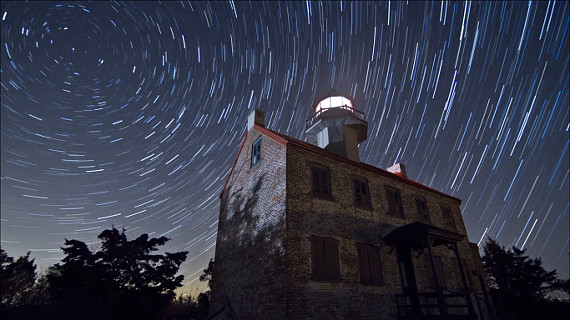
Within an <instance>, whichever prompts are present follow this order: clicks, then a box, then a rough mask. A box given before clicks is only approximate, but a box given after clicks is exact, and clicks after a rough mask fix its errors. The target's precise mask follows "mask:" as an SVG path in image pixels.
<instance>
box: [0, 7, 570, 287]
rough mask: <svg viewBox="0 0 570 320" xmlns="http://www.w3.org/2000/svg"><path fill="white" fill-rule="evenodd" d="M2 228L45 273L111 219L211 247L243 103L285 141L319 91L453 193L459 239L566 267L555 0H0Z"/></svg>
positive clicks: (198, 255)
mask: <svg viewBox="0 0 570 320" xmlns="http://www.w3.org/2000/svg"><path fill="white" fill-rule="evenodd" d="M1 8H2V11H1V16H2V17H1V19H2V20H1V28H2V38H1V40H2V48H1V50H2V60H1V74H2V82H1V83H2V103H1V106H2V109H1V110H2V111H1V112H2V127H1V131H2V136H1V137H2V138H1V139H2V140H1V145H2V158H1V160H2V161H1V164H2V168H1V171H2V172H1V178H2V180H1V181H2V185H1V187H2V197H1V218H2V223H1V240H2V247H3V248H4V249H6V250H7V252H8V253H9V254H10V255H11V256H19V255H24V254H25V253H26V251H28V250H29V251H31V252H32V256H33V257H35V258H36V262H37V264H38V265H39V266H40V267H42V268H44V269H45V268H46V267H47V266H49V265H51V264H54V263H56V262H58V261H59V260H60V259H61V258H62V257H63V254H62V252H61V251H60V249H59V248H60V247H61V246H62V245H63V240H64V238H68V239H78V240H82V241H85V242H87V243H92V244H93V245H92V246H93V247H96V243H97V239H96V236H97V235H98V234H99V233H100V232H101V231H103V230H104V229H107V228H110V227H111V226H113V225H114V226H115V227H118V228H121V227H124V228H126V229H127V234H128V235H129V236H130V237H135V236H138V235H139V234H141V233H149V234H150V235H151V236H155V237H158V236H161V235H165V236H167V237H169V238H171V241H169V242H168V243H167V245H166V246H165V249H166V250H168V251H182V250H186V251H189V255H188V259H187V260H186V262H185V263H184V264H183V265H182V267H181V272H182V273H183V274H184V275H185V276H186V278H185V280H184V284H185V288H186V289H188V290H195V289H196V288H197V287H200V286H201V284H200V283H199V281H198V280H197V277H198V276H199V274H200V273H201V270H202V269H203V268H204V267H206V265H207V262H208V260H209V259H210V258H211V257H213V255H214V249H215V241H216V230H217V220H218V210H219V197H218V196H219V193H220V191H221V188H222V186H223V183H224V181H225V178H226V176H227V174H228V171H229V170H230V167H231V165H232V163H233V160H234V158H235V155H236V153H237V150H238V147H239V144H240V142H241V140H242V138H243V135H244V132H245V127H246V122H247V121H246V119H247V116H248V114H249V113H250V112H251V110H252V109H253V108H258V109H261V110H264V111H266V112H267V115H266V125H267V127H268V128H269V129H272V130H275V131H278V132H281V133H284V134H287V135H290V136H292V137H295V138H298V139H304V130H305V120H307V119H308V118H309V117H310V116H311V115H312V113H313V110H312V106H313V103H314V102H315V99H317V98H319V97H322V96H323V95H325V94H326V93H327V92H328V91H329V90H330V89H331V88H334V89H336V90H337V92H338V93H339V94H344V95H347V96H352V97H354V104H355V108H356V109H358V110H361V111H363V112H364V113H365V114H366V119H367V121H368V124H369V133H368V140H367V141H365V142H364V143H362V144H361V145H360V150H361V159H362V161H363V162H366V163H368V164H371V165H374V166H377V167H380V168H387V167H389V166H391V165H392V164H394V163H395V162H402V163H404V164H406V166H407V171H408V176H409V177H410V178H411V179H413V180H416V181H418V182H420V183H423V184H425V185H427V186H429V187H432V188H435V189H438V190H441V191H443V192H445V193H448V194H451V195H453V196H455V197H458V198H460V199H462V200H463V202H462V206H461V208H462V212H463V217H464V220H465V224H466V226H467V230H468V235H469V239H470V241H472V242H475V243H481V244H484V243H485V239H486V237H488V236H490V237H492V238H496V239H497V240H498V241H499V243H501V244H503V245H507V246H510V245H516V246H517V247H519V248H525V249H528V251H527V253H528V254H529V255H530V256H531V257H538V256H540V257H542V260H543V264H544V267H545V269H547V270H551V269H554V268H556V269H558V272H559V276H560V277H564V278H566V277H568V258H569V256H568V250H569V247H568V234H569V231H568V225H569V221H568V215H569V214H568V203H569V190H568V182H569V177H568V173H569V159H568V152H569V151H568V141H569V133H568V130H569V108H568V74H569V69H568V60H569V52H568V51H569V47H570V46H569V41H568V37H569V35H568V21H569V4H568V2H564V1H548V2H547V1H542V2H483V3H475V2H471V3H467V2H465V3H464V2H429V3H428V2H426V3H424V2H409V3H406V2H370V3H366V2H352V3H351V2H334V3H322V2H233V1H229V2H227V1H226V2H201V1H200V2H162V3H159V2H131V3H127V2H106V3H101V2H91V3H87V2H59V1H53V2H52V1H50V2H9V1H2V4H1Z"/></svg>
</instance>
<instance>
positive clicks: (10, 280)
mask: <svg viewBox="0 0 570 320" xmlns="http://www.w3.org/2000/svg"><path fill="white" fill-rule="evenodd" d="M35 280H36V265H35V264H34V259H31V260H30V252H28V253H27V254H26V255H25V256H23V257H20V258H18V259H17V260H15V261H14V258H12V257H10V256H8V254H7V253H6V251H4V249H2V248H0V300H1V302H2V307H3V308H4V307H15V306H19V305H22V304H25V303H27V302H28V301H29V300H30V298H31V296H32V289H33V286H34V283H35Z"/></svg>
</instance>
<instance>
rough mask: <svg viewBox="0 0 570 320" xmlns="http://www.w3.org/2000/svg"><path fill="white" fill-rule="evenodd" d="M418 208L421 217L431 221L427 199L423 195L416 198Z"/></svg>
mask: <svg viewBox="0 0 570 320" xmlns="http://www.w3.org/2000/svg"><path fill="white" fill-rule="evenodd" d="M416 210H417V212H418V215H419V216H420V217H421V218H423V219H425V220H427V221H430V219H429V212H428V207H427V202H426V199H424V198H421V197H417V198H416Z"/></svg>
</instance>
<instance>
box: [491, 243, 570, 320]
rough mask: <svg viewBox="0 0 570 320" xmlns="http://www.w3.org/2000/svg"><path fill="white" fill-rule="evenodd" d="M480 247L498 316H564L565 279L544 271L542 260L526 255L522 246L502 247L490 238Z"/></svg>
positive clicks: (568, 289) (569, 293) (568, 293)
mask: <svg viewBox="0 0 570 320" xmlns="http://www.w3.org/2000/svg"><path fill="white" fill-rule="evenodd" d="M483 249H484V255H483V258H482V260H483V268H484V269H485V273H486V274H487V283H488V285H489V289H490V291H491V296H492V298H493V304H494V307H495V311H496V315H497V318H498V319H503V320H526V319H529V320H530V319H537V320H539V319H568V316H569V315H570V301H569V297H570V282H569V281H568V279H566V280H561V279H557V277H556V270H553V271H546V270H544V268H543V267H542V260H541V259H540V258H536V259H531V258H529V257H528V256H527V255H525V251H526V249H524V250H520V249H518V248H516V247H515V246H512V247H511V248H505V247H504V246H501V245H499V244H498V243H497V242H496V241H495V240H493V239H490V238H489V239H488V241H487V243H486V244H485V247H484V248H483Z"/></svg>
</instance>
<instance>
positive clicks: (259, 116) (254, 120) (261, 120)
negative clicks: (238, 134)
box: [247, 109, 265, 131]
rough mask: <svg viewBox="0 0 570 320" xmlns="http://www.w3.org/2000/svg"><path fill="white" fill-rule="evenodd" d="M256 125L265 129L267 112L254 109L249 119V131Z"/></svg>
mask: <svg viewBox="0 0 570 320" xmlns="http://www.w3.org/2000/svg"><path fill="white" fill-rule="evenodd" d="M254 124H256V125H258V126H260V127H264V128H265V111H261V110H257V109H253V111H252V112H251V113H250V114H249V116H248V117H247V131H249V130H251V128H253V125H254Z"/></svg>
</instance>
